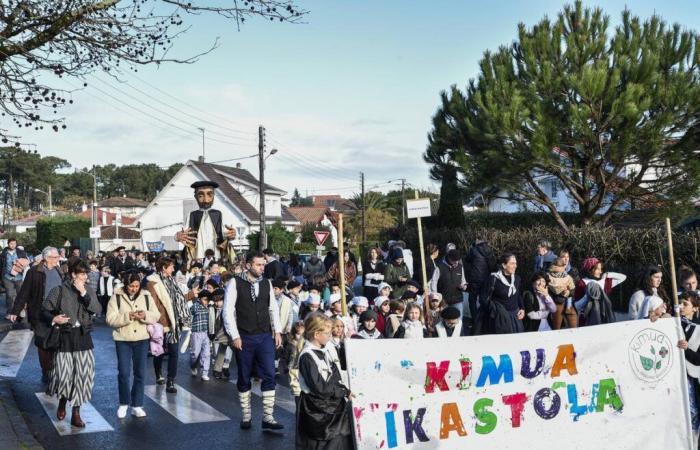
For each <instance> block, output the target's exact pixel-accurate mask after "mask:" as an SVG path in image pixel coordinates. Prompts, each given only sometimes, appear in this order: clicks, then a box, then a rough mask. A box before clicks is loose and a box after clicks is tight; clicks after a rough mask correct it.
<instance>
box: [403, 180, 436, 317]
mask: <svg viewBox="0 0 700 450" xmlns="http://www.w3.org/2000/svg"><path fill="white" fill-rule="evenodd" d="M415 194H416V198H415V200H406V216H407V217H408V218H409V219H417V220H418V224H417V226H418V246H419V247H420V267H421V275H423V297H424V299H423V308H424V309H425V320H426V322H427V321H428V320H430V317H431V315H430V299H429V298H428V292H429V291H430V290H429V289H428V276H427V273H426V270H425V246H424V245H423V221H422V220H421V217H430V215H431V212H430V199H429V198H418V191H415ZM430 325H432V324H430Z"/></svg>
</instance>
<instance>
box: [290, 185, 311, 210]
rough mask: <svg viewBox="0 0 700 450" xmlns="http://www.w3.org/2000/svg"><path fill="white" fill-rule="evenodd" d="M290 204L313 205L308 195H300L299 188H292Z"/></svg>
mask: <svg viewBox="0 0 700 450" xmlns="http://www.w3.org/2000/svg"><path fill="white" fill-rule="evenodd" d="M291 206H313V202H312V201H311V199H310V198H308V197H302V196H301V194H300V193H299V189H297V188H294V193H293V194H292V203H291Z"/></svg>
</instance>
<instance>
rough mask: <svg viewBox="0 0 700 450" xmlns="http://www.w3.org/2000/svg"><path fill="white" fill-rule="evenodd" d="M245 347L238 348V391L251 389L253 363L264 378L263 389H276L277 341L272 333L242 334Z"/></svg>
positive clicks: (261, 387)
mask: <svg viewBox="0 0 700 450" xmlns="http://www.w3.org/2000/svg"><path fill="white" fill-rule="evenodd" d="M241 341H243V349H242V350H236V351H235V353H236V366H237V369H238V381H237V382H236V386H237V387H238V392H248V391H250V388H251V384H250V378H251V376H252V374H253V365H255V369H256V371H257V375H258V376H259V377H260V378H261V379H262V383H261V384H260V390H261V391H263V392H264V391H274V390H275V341H274V340H273V339H272V334H271V333H262V334H249V335H241Z"/></svg>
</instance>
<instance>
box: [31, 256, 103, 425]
mask: <svg viewBox="0 0 700 450" xmlns="http://www.w3.org/2000/svg"><path fill="white" fill-rule="evenodd" d="M68 272H69V278H68V280H67V281H65V282H63V283H62V284H61V285H60V286H56V287H55V288H53V289H52V290H51V291H50V292H49V295H48V297H46V299H45V300H44V303H43V304H42V318H43V320H44V322H45V323H46V324H47V325H48V326H50V327H52V328H53V327H55V326H57V327H59V328H60V339H59V346H58V349H57V350H56V355H55V356H54V365H53V369H51V372H50V374H49V385H48V388H47V391H46V393H47V394H49V395H58V397H59V402H58V411H57V412H56V417H58V420H63V419H64V418H65V417H66V403H67V402H68V401H70V402H71V404H72V405H73V413H72V416H71V421H70V423H71V425H73V426H75V427H79V428H84V427H85V422H83V420H82V419H81V418H80V406H81V405H82V404H83V403H86V402H88V401H90V398H91V397H92V388H93V385H94V381H95V355H94V354H93V351H92V349H93V347H94V346H93V343H92V335H91V334H92V318H91V317H90V316H91V315H93V314H100V313H101V312H102V307H101V306H100V302H99V301H98V300H97V295H96V294H95V291H94V290H92V288H91V287H90V286H88V273H89V272H90V267H88V265H87V263H86V262H85V261H77V262H75V263H73V264H71V265H69V267H68Z"/></svg>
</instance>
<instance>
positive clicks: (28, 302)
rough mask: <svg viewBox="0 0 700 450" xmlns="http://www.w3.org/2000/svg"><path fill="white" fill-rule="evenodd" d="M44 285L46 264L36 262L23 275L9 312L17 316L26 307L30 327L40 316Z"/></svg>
mask: <svg viewBox="0 0 700 450" xmlns="http://www.w3.org/2000/svg"><path fill="white" fill-rule="evenodd" d="M45 286H46V266H45V265H44V264H38V265H36V266H34V267H32V268H30V269H29V271H28V272H27V275H25V277H24V282H23V283H22V287H21V288H20V290H19V292H18V293H17V298H15V303H14V305H13V306H12V311H11V312H10V314H12V315H15V316H18V315H19V313H20V312H22V310H23V309H24V307H25V306H26V307H27V318H28V320H29V323H30V324H31V325H32V327H35V326H36V323H37V322H38V321H39V318H40V317H41V303H42V302H43V301H44V288H45Z"/></svg>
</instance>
